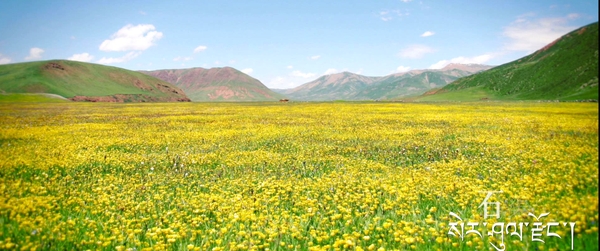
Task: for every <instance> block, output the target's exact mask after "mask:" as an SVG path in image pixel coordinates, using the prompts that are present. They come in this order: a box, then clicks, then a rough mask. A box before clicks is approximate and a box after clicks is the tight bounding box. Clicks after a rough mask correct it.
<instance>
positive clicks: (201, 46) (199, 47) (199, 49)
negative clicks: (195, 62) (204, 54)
mask: <svg viewBox="0 0 600 251" xmlns="http://www.w3.org/2000/svg"><path fill="white" fill-rule="evenodd" d="M206 49H208V47H206V46H204V45H200V46H198V47H196V49H194V53H198V52H201V51H205V50H206Z"/></svg>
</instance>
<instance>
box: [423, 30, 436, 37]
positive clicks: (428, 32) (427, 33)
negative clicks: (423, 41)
mask: <svg viewBox="0 0 600 251" xmlns="http://www.w3.org/2000/svg"><path fill="white" fill-rule="evenodd" d="M434 34H435V32H433V31H426V32H424V33H423V34H421V37H430V36H433V35H434Z"/></svg>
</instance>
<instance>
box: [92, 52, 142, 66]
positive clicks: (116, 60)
mask: <svg viewBox="0 0 600 251" xmlns="http://www.w3.org/2000/svg"><path fill="white" fill-rule="evenodd" d="M140 54H142V53H141V52H139V51H137V52H136V51H132V52H129V53H127V54H126V55H125V56H122V57H120V58H105V57H103V58H101V59H100V60H98V61H97V62H98V63H99V64H114V63H123V62H127V61H129V60H132V59H134V58H135V57H137V56H139V55H140Z"/></svg>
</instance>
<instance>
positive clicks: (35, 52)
mask: <svg viewBox="0 0 600 251" xmlns="http://www.w3.org/2000/svg"><path fill="white" fill-rule="evenodd" d="M42 53H44V50H43V49H40V48H37V47H33V48H31V49H29V56H27V57H25V60H36V59H40V58H42Z"/></svg>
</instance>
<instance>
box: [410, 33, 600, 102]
mask: <svg viewBox="0 0 600 251" xmlns="http://www.w3.org/2000/svg"><path fill="white" fill-rule="evenodd" d="M480 99H490V100H494V99H497V100H590V99H593V100H597V99H598V23H597V22H596V23H593V24H590V25H587V26H584V27H581V28H579V29H577V30H575V31H572V32H570V33H568V34H566V35H564V36H562V37H561V38H559V39H557V40H556V41H554V42H552V43H550V44H548V45H546V46H545V47H544V48H542V49H540V50H538V51H536V52H534V53H533V54H530V55H528V56H526V57H523V58H521V59H518V60H515V61H513V62H510V63H507V64H504V65H501V66H498V67H495V68H492V69H490V70H487V71H485V72H481V73H478V74H474V75H471V76H468V77H464V78H461V79H459V80H456V81H455V82H453V83H451V84H449V85H447V86H445V87H444V88H442V89H440V90H439V91H437V92H435V93H434V94H432V95H424V96H422V97H420V98H418V99H417V100H419V101H442V100H480Z"/></svg>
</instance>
